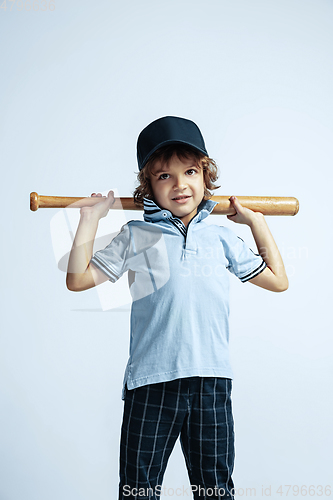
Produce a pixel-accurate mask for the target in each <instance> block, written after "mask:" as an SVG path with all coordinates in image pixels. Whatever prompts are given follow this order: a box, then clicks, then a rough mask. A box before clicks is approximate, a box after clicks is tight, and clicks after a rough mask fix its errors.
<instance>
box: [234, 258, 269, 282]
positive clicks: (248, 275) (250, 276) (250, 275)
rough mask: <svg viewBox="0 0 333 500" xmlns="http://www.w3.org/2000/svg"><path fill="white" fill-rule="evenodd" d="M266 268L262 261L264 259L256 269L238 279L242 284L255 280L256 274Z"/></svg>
mask: <svg viewBox="0 0 333 500" xmlns="http://www.w3.org/2000/svg"><path fill="white" fill-rule="evenodd" d="M266 267H267V264H266V262H265V261H264V259H262V262H261V263H260V265H259V266H258V267H256V269H253V271H251V272H250V273H248V274H246V276H243V277H242V278H239V279H240V280H241V282H242V283H245V282H246V281H249V280H251V279H252V278H255V277H256V276H258V274H260V273H262V272H263V270H264V269H265V268H266Z"/></svg>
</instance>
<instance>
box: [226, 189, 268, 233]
mask: <svg viewBox="0 0 333 500" xmlns="http://www.w3.org/2000/svg"><path fill="white" fill-rule="evenodd" d="M229 199H230V202H231V204H232V206H233V208H234V209H235V210H236V213H235V214H234V215H227V218H228V219H229V220H232V221H233V222H237V223H238V224H247V225H248V226H251V225H252V224H253V222H254V221H255V220H257V219H258V218H259V217H261V218H263V215H262V213H260V212H253V210H250V209H249V208H245V207H243V205H241V204H240V202H239V201H238V199H237V198H236V196H231V197H230V198H229Z"/></svg>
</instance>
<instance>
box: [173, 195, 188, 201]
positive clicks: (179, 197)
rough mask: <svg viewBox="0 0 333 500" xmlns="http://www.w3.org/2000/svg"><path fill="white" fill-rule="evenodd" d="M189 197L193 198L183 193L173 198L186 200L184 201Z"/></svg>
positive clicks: (174, 199)
mask: <svg viewBox="0 0 333 500" xmlns="http://www.w3.org/2000/svg"><path fill="white" fill-rule="evenodd" d="M189 198H191V197H190V196H188V195H186V194H183V195H180V196H175V198H172V201H180V202H184V201H186V200H188V199H189Z"/></svg>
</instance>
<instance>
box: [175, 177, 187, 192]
mask: <svg viewBox="0 0 333 500" xmlns="http://www.w3.org/2000/svg"><path fill="white" fill-rule="evenodd" d="M186 187H187V184H186V179H185V178H184V176H183V175H178V176H177V177H176V178H175V184H174V189H181V190H183V189H185V188H186Z"/></svg>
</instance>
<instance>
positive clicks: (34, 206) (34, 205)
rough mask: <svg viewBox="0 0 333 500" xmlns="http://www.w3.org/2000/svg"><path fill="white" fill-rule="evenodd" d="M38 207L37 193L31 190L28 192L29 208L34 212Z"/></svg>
mask: <svg viewBox="0 0 333 500" xmlns="http://www.w3.org/2000/svg"><path fill="white" fill-rule="evenodd" d="M38 208H39V195H38V194H37V193H36V192H35V191H33V192H32V193H30V210H32V211H33V212H36V210H38Z"/></svg>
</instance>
